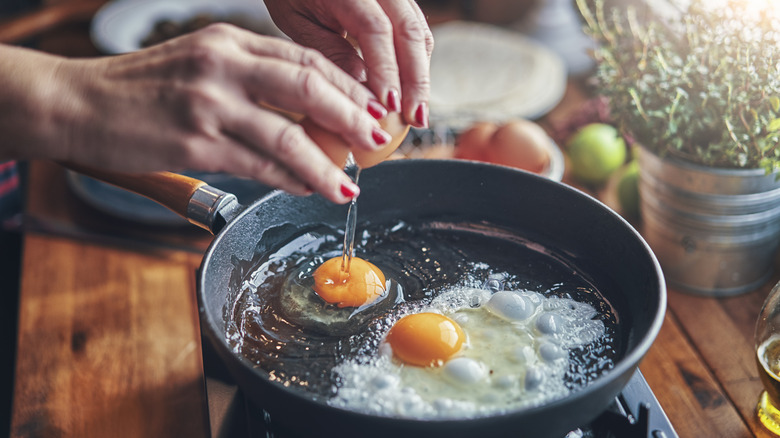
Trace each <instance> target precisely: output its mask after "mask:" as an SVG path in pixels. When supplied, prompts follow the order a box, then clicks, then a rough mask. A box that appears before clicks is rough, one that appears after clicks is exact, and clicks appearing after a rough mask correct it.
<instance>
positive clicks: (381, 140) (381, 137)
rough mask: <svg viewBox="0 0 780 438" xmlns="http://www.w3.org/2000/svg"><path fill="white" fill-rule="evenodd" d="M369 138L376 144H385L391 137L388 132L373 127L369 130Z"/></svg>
mask: <svg viewBox="0 0 780 438" xmlns="http://www.w3.org/2000/svg"><path fill="white" fill-rule="evenodd" d="M371 138H373V139H374V142H375V143H376V144H385V143H387V142H388V141H390V139H391V137H390V134H388V133H386V132H385V131H382V130H381V129H379V128H374V129H373V130H372V131H371Z"/></svg>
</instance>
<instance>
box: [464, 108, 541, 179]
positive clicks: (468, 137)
mask: <svg viewBox="0 0 780 438" xmlns="http://www.w3.org/2000/svg"><path fill="white" fill-rule="evenodd" d="M550 146H551V140H550V138H549V137H548V136H547V134H546V133H545V131H544V129H542V127H541V126H539V125H537V124H536V123H534V122H531V121H528V120H523V119H515V120H510V121H507V122H505V123H502V124H501V125H496V124H495V123H492V122H478V123H475V124H474V125H472V126H471V127H470V128H468V129H467V130H466V131H464V132H463V133H461V135H460V136H459V137H458V147H457V149H456V152H455V157H456V158H461V159H466V160H475V161H484V162H488V163H495V164H502V165H504V166H512V167H516V168H519V169H523V170H527V171H529V172H534V173H542V172H544V171H545V170H546V169H547V168H548V167H549V165H550Z"/></svg>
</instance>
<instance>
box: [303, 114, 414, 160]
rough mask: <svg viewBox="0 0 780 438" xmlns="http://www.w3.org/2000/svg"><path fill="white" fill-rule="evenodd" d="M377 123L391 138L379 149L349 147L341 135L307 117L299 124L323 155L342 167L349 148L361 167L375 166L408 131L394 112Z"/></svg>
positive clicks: (392, 150)
mask: <svg viewBox="0 0 780 438" xmlns="http://www.w3.org/2000/svg"><path fill="white" fill-rule="evenodd" d="M379 125H380V126H381V127H382V129H384V130H385V131H386V132H387V133H388V134H390V136H391V137H392V139H391V140H390V141H389V142H388V143H387V144H385V145H384V146H383V147H382V148H381V149H378V150H376V151H366V150H364V149H357V148H354V149H353V148H350V146H349V144H348V143H347V142H346V141H345V140H344V139H343V138H341V136H339V135H338V134H335V133H333V132H331V131H328V130H327V129H325V128H323V127H321V126H320V125H318V124H316V123H315V122H314V121H312V120H311V119H309V118H308V117H307V118H305V119H303V120H301V126H302V127H303V129H304V130H305V131H306V133H307V134H308V135H309V137H311V139H312V140H314V142H315V143H317V144H318V145H319V146H320V148H322V150H323V151H324V152H325V155H327V156H328V157H329V158H330V159H331V161H333V162H334V163H336V165H337V166H340V167H344V166H345V165H346V164H347V156H348V155H349V152H350V150H351V151H352V155H353V156H354V157H355V162H357V164H358V165H359V166H360V167H361V168H363V169H365V168H368V167H371V166H375V165H377V164H379V163H381V162H382V161H383V160H384V159H385V158H387V157H389V156H390V154H392V153H393V152H395V150H396V149H398V146H400V145H401V143H402V142H403V141H404V138H406V135H407V134H408V133H409V125H407V124H406V123H405V122H404V121H403V119H402V118H401V115H400V114H398V113H395V112H393V113H390V114H388V115H387V117H385V118H384V119H382V120H380V121H379Z"/></svg>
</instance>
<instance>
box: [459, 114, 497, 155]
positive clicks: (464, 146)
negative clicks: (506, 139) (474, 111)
mask: <svg viewBox="0 0 780 438" xmlns="http://www.w3.org/2000/svg"><path fill="white" fill-rule="evenodd" d="M497 129H498V126H497V125H496V124H495V123H493V122H477V123H475V124H473V125H471V127H469V128H468V129H466V130H465V131H463V132H462V133H461V134H460V135H459V136H458V140H457V147H456V148H455V158H460V159H463V160H476V161H487V157H486V156H485V153H486V151H487V149H488V143H489V142H490V137H492V136H493V134H494V133H495V132H496V130H497Z"/></svg>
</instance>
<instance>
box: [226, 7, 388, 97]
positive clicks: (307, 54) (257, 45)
mask: <svg viewBox="0 0 780 438" xmlns="http://www.w3.org/2000/svg"><path fill="white" fill-rule="evenodd" d="M306 23H310V22H306ZM310 27H311V31H310V32H306V34H307V35H316V36H318V37H317V38H316V39H317V40H318V41H319V43H320V46H322V47H323V48H324V49H325V48H327V49H325V50H326V51H328V50H329V51H330V52H331V55H330V56H326V55H327V53H321V52H319V51H317V50H314V49H308V48H305V47H302V46H300V45H298V44H294V43H291V42H289V41H285V40H282V39H279V38H267V37H260V38H257V35H254V34H252V33H250V32H245V31H242V34H241V35H240V36H239V39H238V41H239V44H240V45H241V47H242V48H243V49H244V50H246V51H247V52H249V53H251V54H253V55H255V56H260V57H272V58H279V59H284V60H287V61H289V62H292V63H295V64H298V65H301V66H304V67H311V68H313V69H315V70H317V71H319V72H320V73H321V74H322V75H323V76H324V77H325V79H327V80H328V82H330V83H331V84H332V85H334V86H335V87H336V88H338V89H339V90H341V91H342V92H343V93H344V94H345V95H346V96H349V98H351V99H352V100H354V101H355V103H356V104H357V105H358V106H360V107H363V108H367V107H368V103H369V101H371V100H375V99H376V97H375V96H374V94H373V93H372V92H371V91H370V90H368V89H367V88H366V87H365V86H363V85H362V84H361V83H360V81H359V80H358V79H356V78H355V77H353V76H352V75H350V74H348V73H347V72H345V71H344V69H342V68H340V67H343V66H344V65H347V64H354V65H355V66H354V67H352V69H353V70H355V71H356V73H357V74H361V73H360V72H362V71H364V70H365V66H364V64H363V60H362V59H360V57H359V56H357V52H356V50H355V48H354V47H352V45H351V44H349V42H348V41H347V40H346V39H345V38H344V37H342V36H341V35H338V34H335V33H333V32H330V31H328V30H325V29H323V28H320V27H318V26H314V25H310ZM331 56H332V57H334V58H339V57H341V58H343V61H342V66H339V65H336V64H335V63H334V62H333V58H331Z"/></svg>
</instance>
